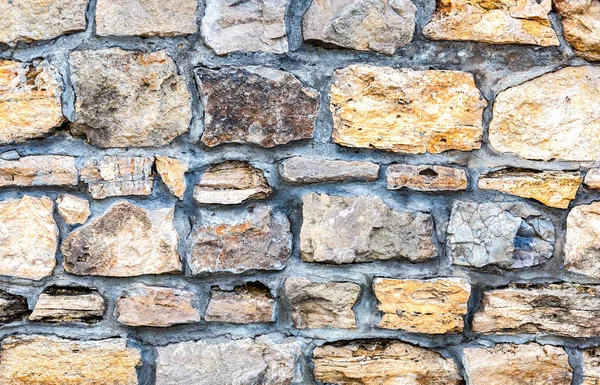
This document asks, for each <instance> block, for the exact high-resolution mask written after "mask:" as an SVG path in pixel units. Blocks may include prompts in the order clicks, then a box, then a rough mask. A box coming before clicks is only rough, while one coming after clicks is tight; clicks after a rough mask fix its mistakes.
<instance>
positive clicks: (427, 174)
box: [385, 164, 468, 191]
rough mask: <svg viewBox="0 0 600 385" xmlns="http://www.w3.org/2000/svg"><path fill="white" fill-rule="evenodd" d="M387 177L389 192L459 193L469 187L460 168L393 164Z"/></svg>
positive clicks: (465, 175)
mask: <svg viewBox="0 0 600 385" xmlns="http://www.w3.org/2000/svg"><path fill="white" fill-rule="evenodd" d="M385 176H386V183H387V188H388V189H389V190H400V189H402V188H409V189H411V190H416V191H444V190H446V191H459V190H466V189H467V185H468V180H467V173H466V172H465V170H463V169H461V168H458V167H446V166H436V165H426V164H423V165H419V166H413V165H410V164H391V165H389V166H388V168H387V171H386V174H385Z"/></svg>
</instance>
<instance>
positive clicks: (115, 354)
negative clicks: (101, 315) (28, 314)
mask: <svg viewBox="0 0 600 385" xmlns="http://www.w3.org/2000/svg"><path fill="white" fill-rule="evenodd" d="M141 361H142V358H141V355H140V352H139V351H138V350H137V349H133V348H128V347H127V346H126V340H124V339H119V338H112V339H106V340H98V341H74V340H68V339H63V338H58V337H53V336H41V335H16V336H10V337H6V338H5V339H4V340H2V359H1V360H0V384H7V385H8V384H11V385H67V384H68V385H106V384H119V385H137V383H138V378H137V374H136V366H138V365H140V364H141Z"/></svg>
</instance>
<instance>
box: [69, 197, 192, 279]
mask: <svg viewBox="0 0 600 385" xmlns="http://www.w3.org/2000/svg"><path fill="white" fill-rule="evenodd" d="M174 213H175V208H174V207H172V208H164V209H156V210H146V209H143V208H141V207H139V206H136V205H134V204H131V203H129V202H125V201H120V202H117V203H115V204H113V205H112V206H110V207H109V208H108V210H106V212H105V213H104V214H103V215H102V216H100V217H98V218H95V219H94V220H92V221H91V222H89V223H88V224H86V225H84V226H82V227H79V228H78V229H76V230H75V231H72V232H71V233H69V235H67V237H66V238H65V240H64V241H63V244H62V247H61V250H62V253H63V257H64V262H63V266H64V268H65V270H66V271H67V272H68V273H71V274H77V275H101V276H107V277H130V276H136V275H143V274H163V273H176V272H180V271H181V261H180V259H179V253H178V252H177V247H178V242H179V235H178V234H177V230H175V226H174V225H173V216H174Z"/></svg>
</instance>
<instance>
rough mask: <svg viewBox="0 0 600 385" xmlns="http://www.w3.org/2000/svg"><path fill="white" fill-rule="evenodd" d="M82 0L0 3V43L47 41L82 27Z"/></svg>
mask: <svg viewBox="0 0 600 385" xmlns="http://www.w3.org/2000/svg"><path fill="white" fill-rule="evenodd" d="M86 8H87V1H86V0H48V1H44V2H40V1H39V0H20V1H2V2H0V15H2V17H0V42H1V43H6V44H9V45H16V43H19V42H27V43H29V42H32V41H35V40H50V39H54V38H56V37H58V36H60V35H64V34H67V33H72V32H77V31H83V30H84V29H85V26H86V21H85V12H86Z"/></svg>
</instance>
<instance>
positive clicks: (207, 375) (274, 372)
mask: <svg viewBox="0 0 600 385" xmlns="http://www.w3.org/2000/svg"><path fill="white" fill-rule="evenodd" d="M156 350H157V352H158V357H157V359H156V383H157V384H161V385H181V384H186V385H231V384H261V385H291V384H296V383H300V382H296V380H298V381H300V378H298V376H297V374H296V361H297V359H298V357H299V356H300V355H301V351H300V345H299V343H297V342H296V341H295V340H294V339H292V338H287V339H284V340H274V339H271V338H269V337H267V336H260V337H257V338H254V339H252V338H245V339H240V340H225V339H217V340H201V341H190V342H180V343H175V344H170V345H167V346H160V347H158V348H157V349H156Z"/></svg>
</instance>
